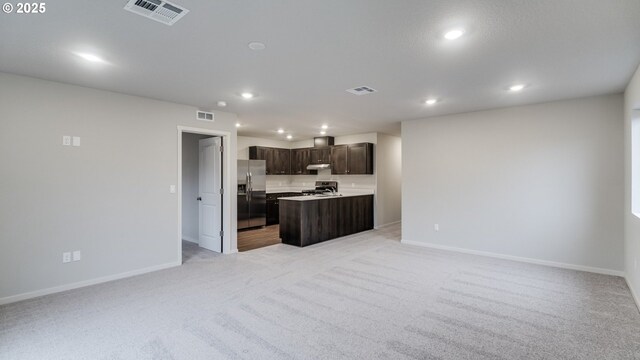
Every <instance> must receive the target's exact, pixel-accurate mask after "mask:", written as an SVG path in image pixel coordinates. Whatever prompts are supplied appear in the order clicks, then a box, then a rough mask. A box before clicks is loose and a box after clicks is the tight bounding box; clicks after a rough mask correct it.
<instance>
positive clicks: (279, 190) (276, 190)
mask: <svg viewBox="0 0 640 360" xmlns="http://www.w3.org/2000/svg"><path fill="white" fill-rule="evenodd" d="M311 188H313V186H310V187H308V189H311ZM291 192H299V193H301V192H302V189H299V188H284V187H283V188H271V189H267V194H278V193H291Z"/></svg>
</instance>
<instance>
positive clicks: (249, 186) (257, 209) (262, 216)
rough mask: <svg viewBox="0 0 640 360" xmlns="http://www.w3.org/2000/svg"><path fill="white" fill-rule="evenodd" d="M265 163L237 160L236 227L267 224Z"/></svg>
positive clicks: (243, 227) (244, 227)
mask: <svg viewBox="0 0 640 360" xmlns="http://www.w3.org/2000/svg"><path fill="white" fill-rule="evenodd" d="M266 170H267V164H266V162H265V161H264V160H238V229H246V228H250V227H256V226H264V225H266V224H267V196H266V193H267V177H266Z"/></svg>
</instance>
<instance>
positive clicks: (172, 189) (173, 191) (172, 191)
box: [169, 185, 176, 194]
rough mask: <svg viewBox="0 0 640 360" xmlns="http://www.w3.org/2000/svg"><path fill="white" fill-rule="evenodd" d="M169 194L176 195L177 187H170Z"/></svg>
mask: <svg viewBox="0 0 640 360" xmlns="http://www.w3.org/2000/svg"><path fill="white" fill-rule="evenodd" d="M169 192H170V193H172V194H175V193H176V186H175V185H169Z"/></svg>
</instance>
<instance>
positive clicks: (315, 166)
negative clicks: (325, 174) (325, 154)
mask: <svg viewBox="0 0 640 360" xmlns="http://www.w3.org/2000/svg"><path fill="white" fill-rule="evenodd" d="M324 169H331V164H311V165H307V170H324Z"/></svg>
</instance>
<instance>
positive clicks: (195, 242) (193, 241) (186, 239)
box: [182, 235, 200, 244]
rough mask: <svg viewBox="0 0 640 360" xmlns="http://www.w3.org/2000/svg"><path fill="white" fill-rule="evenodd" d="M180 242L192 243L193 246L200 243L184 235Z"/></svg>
mask: <svg viewBox="0 0 640 360" xmlns="http://www.w3.org/2000/svg"><path fill="white" fill-rule="evenodd" d="M182 240H185V241H188V242H192V243H194V244H199V243H200V241H198V239H194V238H192V237H191V236H186V235H182Z"/></svg>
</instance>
